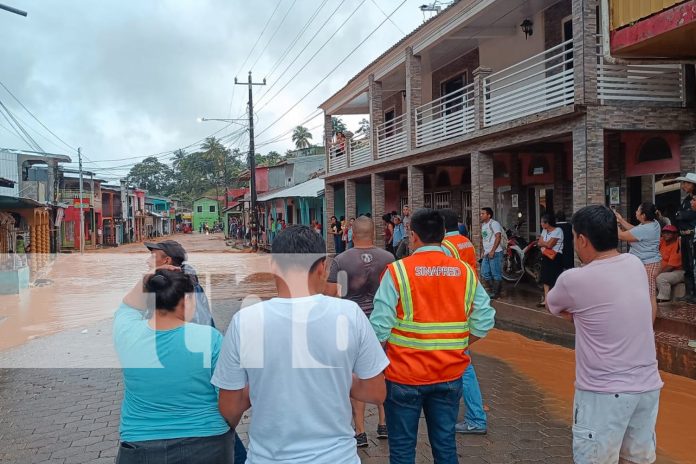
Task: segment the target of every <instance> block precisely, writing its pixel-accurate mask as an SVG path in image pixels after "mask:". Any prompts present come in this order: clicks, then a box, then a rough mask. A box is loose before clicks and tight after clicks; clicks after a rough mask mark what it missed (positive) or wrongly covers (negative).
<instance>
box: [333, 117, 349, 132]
mask: <svg viewBox="0 0 696 464" xmlns="http://www.w3.org/2000/svg"><path fill="white" fill-rule="evenodd" d="M331 131H332V135H336V134H338V133H339V132H345V131H346V123H344V122H343V120H342V119H341V118H337V117H336V116H334V117H332V118H331Z"/></svg>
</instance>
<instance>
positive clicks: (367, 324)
mask: <svg viewBox="0 0 696 464" xmlns="http://www.w3.org/2000/svg"><path fill="white" fill-rule="evenodd" d="M678 181H681V182H682V189H683V190H684V191H685V192H687V193H688V194H692V193H694V187H696V174H688V175H687V176H685V177H682V178H679V179H678ZM480 218H481V243H480V244H479V246H478V247H477V246H476V245H475V244H473V243H472V242H471V241H470V240H469V239H468V237H467V236H466V233H465V232H466V231H462V230H461V225H462V221H461V220H460V218H459V217H458V216H457V214H456V213H455V212H454V211H452V210H449V209H446V210H433V209H428V208H423V209H419V210H417V211H415V212H414V213H413V214H411V212H410V210H409V209H408V207H405V208H404V210H403V211H402V215H401V216H399V215H397V214H395V212H393V213H390V214H388V215H384V216H383V217H382V219H383V221H384V227H385V237H386V239H387V240H386V248H387V249H386V250H385V249H382V248H380V247H378V246H376V245H375V243H374V240H373V237H374V230H375V225H374V222H373V220H372V218H371V217H369V216H368V215H361V216H359V217H357V218H355V219H353V218H351V219H349V220H348V221H346V220H345V218H341V219H340V220H339V219H337V218H335V217H332V218H331V224H330V232H331V234H332V235H333V237H332V238H333V240H335V245H339V242H341V243H340V244H341V245H342V244H343V243H345V248H343V247H339V246H336V250H337V255H336V256H335V257H334V258H333V259H331V260H330V262H329V261H328V258H327V255H326V244H325V242H324V239H323V237H322V234H321V233H317V232H321V230H320V229H319V230H317V228H316V227H308V226H287V227H286V228H284V229H281V230H280V231H279V232H278V233H277V235H276V236H275V237H274V239H273V243H272V248H271V258H272V259H271V271H272V273H273V276H274V281H275V285H276V289H277V292H278V296H277V297H276V298H272V299H270V300H267V301H263V302H259V303H257V304H254V305H252V306H248V307H245V308H242V309H241V310H240V311H239V312H237V313H236V314H235V315H234V317H233V318H232V322H231V323H230V326H229V328H228V330H227V332H226V335H225V336H224V337H223V335H222V334H221V333H220V332H218V331H217V330H216V329H215V328H214V322H213V320H212V315H211V314H210V309H209V305H208V302H207V299H205V295H204V293H203V292H202V288H201V289H200V290H198V289H197V286H198V287H200V284H199V283H198V281H197V278H196V277H195V271H194V270H193V269H192V268H191V267H190V266H189V265H187V264H186V253H185V251H184V250H183V248H181V246H180V245H179V244H178V243H176V242H172V241H167V242H160V243H146V246H147V247H148V249H149V250H150V252H151V259H150V265H151V272H150V273H149V274H148V275H147V276H145V278H144V279H142V280H140V281H138V282H137V283H136V285H135V287H134V288H133V289H132V290H131V292H130V293H129V294H128V295H126V297H125V298H124V300H123V304H122V305H121V307H120V308H119V309H118V311H117V313H116V317H115V321H114V340H115V345H116V349H117V352H118V355H119V357H120V359H121V362H122V364H123V372H124V385H125V393H124V401H123V406H122V415H121V428H120V431H121V443H120V446H119V450H118V457H117V463H119V464H127V463H134V462H145V461H147V462H156V463H159V462H169V463H179V462H186V463H199V462H200V463H218V462H219V463H230V462H235V461H236V462H249V463H252V464H255V463H269V462H293V463H315V462H346V463H356V464H357V463H359V458H358V455H357V453H356V447H365V446H368V437H367V433H368V432H367V431H366V430H365V424H364V422H365V404H366V403H370V404H375V405H377V406H378V427H377V430H376V431H375V434H376V437H377V438H381V439H386V440H388V444H389V452H390V457H389V460H390V462H391V463H393V464H401V463H408V464H412V463H414V462H415V457H416V445H417V439H418V428H419V420H420V417H421V415H423V416H424V417H425V421H426V424H427V428H428V437H429V441H430V447H431V449H432V454H433V458H434V461H435V462H438V463H446V464H448V463H453V464H454V463H457V462H458V461H459V460H458V456H457V447H456V439H455V437H456V434H457V433H462V434H478V435H481V434H485V433H487V429H488V420H487V417H486V413H485V408H484V407H483V398H482V393H481V389H480V386H479V383H478V379H477V376H476V372H475V369H474V366H473V364H472V362H471V355H470V351H469V348H470V347H471V345H473V344H474V343H475V342H477V341H478V340H480V339H481V338H483V337H485V336H486V335H487V334H488V332H489V331H490V330H491V329H492V328H493V326H494V322H495V310H494V308H493V307H492V305H491V298H493V297H495V296H497V295H498V294H499V293H500V285H501V282H502V278H501V272H500V268H501V262H502V254H503V250H504V249H505V242H506V240H507V237H506V235H505V232H504V230H503V229H502V227H501V225H500V224H499V223H498V222H497V221H495V219H493V211H492V209H490V208H488V207H486V208H483V209H481V211H480ZM636 220H637V221H638V225H636V226H633V225H632V224H630V223H629V222H628V221H626V220H624V219H623V217H622V216H621V215H620V214H619V213H618V212H616V211H615V210H612V209H610V208H607V207H606V206H603V205H592V206H587V207H585V208H582V209H580V210H579V211H578V212H576V213H575V215H574V216H573V218H572V220H571V224H572V232H571V233H564V232H563V227H562V226H561V225H560V224H559V223H558V222H556V218H555V217H554V216H553V215H551V214H545V215H544V216H542V218H541V226H542V230H543V232H542V234H541V236H540V237H539V239H538V242H537V244H538V246H539V247H540V249H541V250H542V255H543V260H544V261H543V269H542V281H543V283H544V290H545V291H544V293H545V305H546V306H547V308H548V310H549V311H550V312H551V313H553V314H555V315H558V316H559V317H565V318H567V319H569V320H571V321H573V322H574V324H575V328H576V350H575V355H576V383H575V400H574V405H573V422H572V438H573V455H574V459H575V462H607V463H609V462H632V463H652V462H654V460H655V449H656V440H655V423H656V419H657V414H658V405H659V396H660V389H661V388H662V385H663V384H662V380H661V379H660V375H659V372H658V369H657V360H656V352H655V344H654V339H653V336H654V334H653V328H652V325H653V320H654V317H655V307H656V306H655V304H654V301H655V300H656V299H659V300H663V299H668V298H669V297H670V292H671V285H673V283H674V282H675V281H677V280H678V278H679V277H680V276H682V275H685V276H686V277H685V278H686V281H685V282H686V283H687V289H688V290H689V293H687V296H686V298H687V299H690V298H692V297H693V262H690V260H692V259H693V258H692V257H693V237H694V233H693V229H694V226H695V225H696V199H694V198H692V197H691V195H689V196H687V198H685V200H684V203H683V204H682V210H681V211H680V212H679V213H678V215H677V218H676V220H677V225H676V226H673V225H671V224H666V225H662V224H660V223H659V222H658V215H657V211H656V208H655V206H654V205H652V204H650V203H643V204H641V205H640V207H639V208H638V209H637V211H636ZM387 232H389V234H387ZM660 233H661V234H662V237H661V238H660ZM678 236H681V240H678V239H677V237H678ZM344 237H345V238H344ZM620 239H621V240H625V241H627V242H629V243H630V244H631V251H630V253H623V254H622V253H620V252H619V251H618V246H619V240H620ZM569 243H573V248H574V250H575V253H576V254H577V257H578V258H579V260H580V261H581V262H582V263H583V266H582V267H578V268H574V269H566V267H567V266H565V265H563V264H561V263H563V262H564V260H563V259H562V258H563V255H564V251H565V248H566V247H567V246H568V244H569ZM390 245H391V246H390ZM402 246H403V247H404V248H405V250H406V251H405V252H403V251H402V253H404V256H402V257H400V256H399V251H398V250H399V249H400V248H401V247H402ZM680 248H681V253H679V251H680ZM477 251H478V253H477ZM685 256H686V258H685ZM689 266H690V267H689ZM689 272H691V277H689ZM689 278H690V279H691V286H689V284H688V282H689ZM482 282H487V284H488V287H489V291H490V294H489V291H487V290H486V289H485V288H484V286H483V285H482V284H481V283H482ZM608 309H610V310H608ZM462 400H463V401H462ZM461 403H463V405H464V408H465V413H464V420H463V421H461V422H458V417H459V409H460V404H461ZM252 405H253V418H252V420H251V424H250V428H249V449H248V450H247V449H245V447H244V445H243V444H242V443H241V441H240V440H239V439H238V437H235V434H234V428H235V427H236V426H237V425H238V424H239V421H240V420H241V417H242V415H243V414H244V412H245V411H247V410H248V409H249V408H250V407H251V406H252Z"/></svg>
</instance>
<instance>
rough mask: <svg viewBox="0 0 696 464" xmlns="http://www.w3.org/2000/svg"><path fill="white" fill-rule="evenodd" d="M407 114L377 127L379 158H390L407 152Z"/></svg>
mask: <svg viewBox="0 0 696 464" xmlns="http://www.w3.org/2000/svg"><path fill="white" fill-rule="evenodd" d="M407 116H408V115H407V114H406V113H404V114H402V115H401V116H398V117H396V118H394V119H392V120H391V121H387V122H385V123H383V124H380V125H379V126H377V157H378V158H389V157H392V156H395V155H398V154H401V153H404V152H405V151H406V147H407V144H406V140H407V139H406V136H407V133H406V117H407Z"/></svg>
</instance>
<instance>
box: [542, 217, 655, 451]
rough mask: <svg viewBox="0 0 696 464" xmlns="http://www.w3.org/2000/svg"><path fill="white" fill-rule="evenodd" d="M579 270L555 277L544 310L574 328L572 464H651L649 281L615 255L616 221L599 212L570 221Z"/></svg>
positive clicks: (635, 263)
mask: <svg viewBox="0 0 696 464" xmlns="http://www.w3.org/2000/svg"><path fill="white" fill-rule="evenodd" d="M572 223H573V237H574V243H575V251H576V253H577V255H578V257H579V258H580V261H582V262H583V267H580V268H575V269H570V270H568V271H566V272H564V273H563V274H561V275H560V277H559V278H558V281H557V282H556V286H554V287H553V289H551V291H550V292H549V294H548V297H547V298H546V304H547V306H548V308H549V310H550V311H551V312H552V313H553V314H556V315H559V316H565V317H568V318H571V319H572V320H573V322H574V323H575V401H574V405H573V458H574V461H575V462H583V463H584V462H599V463H616V462H619V463H635V464H650V463H652V462H654V461H655V440H656V438H655V423H656V420H657V412H658V405H659V400H660V389H661V388H662V385H663V384H662V380H661V379H660V373H659V372H658V370H657V356H656V353H655V338H654V337H655V336H654V332H653V321H652V306H651V304H650V292H649V285H648V276H647V274H646V272H645V268H644V266H643V263H641V261H640V259H638V258H637V257H635V256H633V255H631V254H628V253H624V254H620V253H619V252H618V251H616V248H617V246H618V234H617V227H616V217H615V216H614V213H613V212H612V211H611V210H610V209H609V208H607V207H606V206H604V205H592V206H587V207H585V208H582V209H581V210H579V211H578V212H577V213H575V215H574V216H573V220H572Z"/></svg>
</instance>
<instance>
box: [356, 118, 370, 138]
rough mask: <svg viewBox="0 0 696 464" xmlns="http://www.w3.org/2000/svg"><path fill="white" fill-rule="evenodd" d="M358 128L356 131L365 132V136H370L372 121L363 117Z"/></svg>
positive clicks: (358, 132) (357, 132)
mask: <svg viewBox="0 0 696 464" xmlns="http://www.w3.org/2000/svg"><path fill="white" fill-rule="evenodd" d="M358 126H360V127H358V130H356V131H355V133H356V135H357V134H365V137H367V138H369V137H370V132H371V131H370V121H369V120H368V119H365V118H362V119H361V120H360V122H359V123H358Z"/></svg>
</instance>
